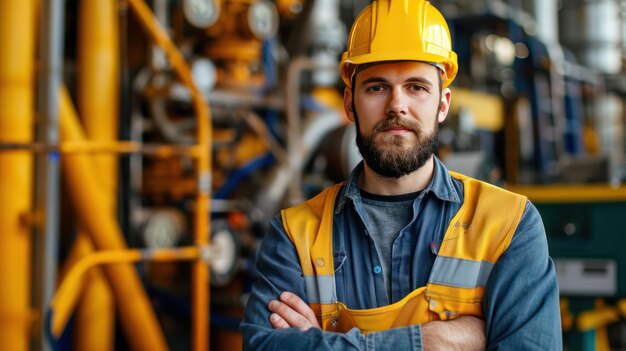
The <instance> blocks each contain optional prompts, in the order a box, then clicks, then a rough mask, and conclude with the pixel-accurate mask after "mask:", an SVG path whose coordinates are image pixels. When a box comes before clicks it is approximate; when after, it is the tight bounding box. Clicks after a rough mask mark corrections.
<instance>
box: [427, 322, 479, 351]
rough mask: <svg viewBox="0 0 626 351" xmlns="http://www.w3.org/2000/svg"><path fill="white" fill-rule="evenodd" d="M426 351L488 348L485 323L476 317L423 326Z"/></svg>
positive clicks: (430, 323) (476, 350)
mask: <svg viewBox="0 0 626 351" xmlns="http://www.w3.org/2000/svg"><path fill="white" fill-rule="evenodd" d="M422 346H424V350H425V351H436V350H461V351H474V350H475V351H478V350H484V349H485V347H486V340H485V321H483V320H482V319H480V318H476V317H474V316H460V317H458V318H455V319H452V320H449V321H433V322H429V323H426V324H422Z"/></svg>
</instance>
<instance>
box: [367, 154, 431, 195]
mask: <svg viewBox="0 0 626 351" xmlns="http://www.w3.org/2000/svg"><path fill="white" fill-rule="evenodd" d="M364 166H365V167H364V168H363V173H362V174H361V179H360V181H359V185H360V186H361V189H363V190H365V191H367V192H368V193H372V194H378V195H401V194H408V193H413V192H416V191H420V190H422V189H425V188H426V187H427V186H428V184H429V183H430V180H431V179H432V177H433V173H434V169H435V160H434V157H431V158H430V159H429V160H428V161H426V163H425V164H424V165H423V166H422V167H421V168H419V169H418V170H416V171H414V172H413V173H410V174H407V175H405V176H402V177H400V178H387V177H383V176H381V175H380V174H378V173H376V172H374V171H373V170H372V169H371V168H369V167H368V165H367V162H366V163H365V165H364Z"/></svg>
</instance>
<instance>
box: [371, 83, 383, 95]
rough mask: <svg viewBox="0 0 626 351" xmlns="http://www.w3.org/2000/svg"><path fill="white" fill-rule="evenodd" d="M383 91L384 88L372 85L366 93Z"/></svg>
mask: <svg viewBox="0 0 626 351" xmlns="http://www.w3.org/2000/svg"><path fill="white" fill-rule="evenodd" d="M384 89H385V87H383V86H382V85H372V86H370V87H368V88H367V91H371V92H374V93H376V92H380V91H383V90H384Z"/></svg>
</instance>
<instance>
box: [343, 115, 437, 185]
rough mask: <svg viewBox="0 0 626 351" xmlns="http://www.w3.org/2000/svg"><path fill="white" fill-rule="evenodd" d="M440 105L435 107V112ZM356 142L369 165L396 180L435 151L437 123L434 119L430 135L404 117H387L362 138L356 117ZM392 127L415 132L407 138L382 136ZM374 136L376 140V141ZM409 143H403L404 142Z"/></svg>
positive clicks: (418, 165) (382, 174) (411, 171)
mask: <svg viewBox="0 0 626 351" xmlns="http://www.w3.org/2000/svg"><path fill="white" fill-rule="evenodd" d="M440 109H441V105H440V106H439V108H438V109H437V114H439V111H440ZM353 111H355V116H354V120H355V123H356V144H357V146H358V147H359V152H360V153H361V155H362V156H363V159H365V162H366V163H367V165H368V167H369V168H371V169H372V170H373V171H374V172H376V173H377V174H379V175H380V176H383V177H385V178H394V179H398V178H400V177H402V176H405V175H407V174H410V173H413V172H414V171H416V170H418V169H419V168H421V167H422V166H424V164H426V161H428V160H429V159H430V158H431V156H433V155H434V154H435V152H437V148H438V146H439V124H438V123H437V120H436V119H435V125H434V128H433V131H432V132H431V133H430V134H426V133H424V132H423V131H422V130H421V129H420V128H419V125H418V123H417V122H415V121H412V120H405V119H402V118H399V117H397V116H396V117H393V118H387V119H385V120H383V121H380V122H378V123H377V124H376V125H375V126H374V128H372V132H371V133H370V135H369V136H366V137H364V136H363V134H362V133H361V130H360V128H359V119H358V116H356V110H354V109H353ZM393 126H401V127H403V128H406V129H408V130H410V131H412V132H413V133H414V138H412V139H413V140H411V141H409V140H406V139H407V138H406V137H405V136H401V135H389V136H384V135H381V134H380V133H383V131H384V130H386V129H389V128H390V127H393ZM377 137H379V138H378V140H377ZM409 142H410V143H411V145H407V146H404V145H403V144H407V143H409Z"/></svg>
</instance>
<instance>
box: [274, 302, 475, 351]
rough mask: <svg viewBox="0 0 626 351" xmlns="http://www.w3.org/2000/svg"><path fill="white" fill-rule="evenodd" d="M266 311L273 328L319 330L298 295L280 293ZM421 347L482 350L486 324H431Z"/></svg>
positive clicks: (465, 319)
mask: <svg viewBox="0 0 626 351" xmlns="http://www.w3.org/2000/svg"><path fill="white" fill-rule="evenodd" d="M267 308H268V309H269V310H270V312H272V313H271V314H270V317H269V321H270V324H271V325H272V327H274V329H286V328H298V329H300V330H302V331H307V330H309V329H311V328H318V329H319V328H320V325H319V323H318V321H317V318H315V313H314V312H313V310H311V308H310V307H309V306H308V305H307V304H306V303H305V302H304V301H302V299H300V298H299V297H298V296H297V295H295V294H292V293H290V292H283V293H282V294H280V297H279V300H272V301H270V302H269V304H268V306H267ZM422 347H423V349H424V350H425V351H431V350H464V351H472V350H484V349H485V323H484V321H483V320H481V319H479V318H476V317H473V316H461V317H459V318H456V319H454V320H451V321H445V322H444V321H433V322H430V323H426V324H423V325H422Z"/></svg>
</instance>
